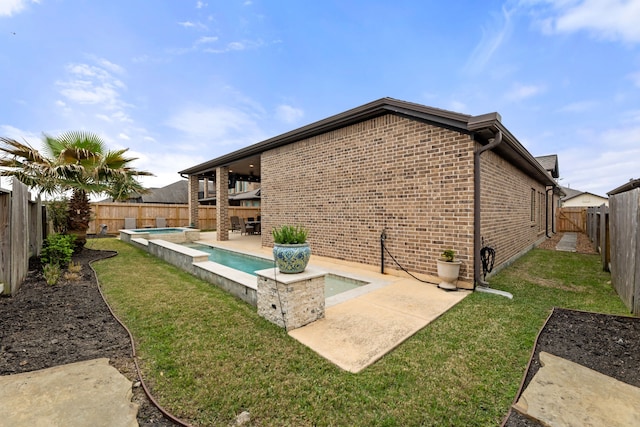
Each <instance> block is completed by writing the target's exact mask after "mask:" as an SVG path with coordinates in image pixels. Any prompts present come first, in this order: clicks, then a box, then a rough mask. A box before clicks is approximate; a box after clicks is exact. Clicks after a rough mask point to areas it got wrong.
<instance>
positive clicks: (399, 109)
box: [178, 98, 471, 175]
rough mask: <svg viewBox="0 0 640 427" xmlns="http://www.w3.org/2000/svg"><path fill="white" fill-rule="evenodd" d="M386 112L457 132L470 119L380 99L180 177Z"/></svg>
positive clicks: (451, 113)
mask: <svg viewBox="0 0 640 427" xmlns="http://www.w3.org/2000/svg"><path fill="white" fill-rule="evenodd" d="M387 113H395V114H400V115H404V116H409V117H413V118H418V119H422V120H426V121H429V122H432V123H435V124H439V125H444V126H447V127H450V128H455V129H457V130H460V131H466V123H467V121H468V120H469V117H471V116H469V115H466V114H460V113H455V112H452V111H447V110H441V109H438V108H432V107H427V106H424V105H420V104H414V103H410V102H405V101H400V100H397V99H393V98H381V99H378V100H376V101H373V102H369V103H368V104H364V105H361V106H360V107H356V108H353V109H351V110H347V111H345V112H342V113H340V114H336V115H334V116H331V117H328V118H326V119H323V120H320V121H317V122H314V123H311V124H309V125H306V126H303V127H301V128H298V129H294V130H292V131H290V132H287V133H283V134H281V135H278V136H275V137H273V138H269V139H267V140H264V141H262V142H259V143H257V144H253V145H250V146H248V147H245V148H242V149H240V150H236V151H234V152H232V153H229V154H225V155H223V156H221V157H217V158H215V159H212V160H209V161H206V162H204V163H200V164H199V165H196V166H192V167H190V168H188V169H184V170H182V171H180V172H178V173H179V174H181V175H183V174H184V175H192V174H197V173H203V172H206V171H209V170H212V169H215V168H216V167H218V166H224V165H226V164H228V163H231V162H233V161H236V160H240V159H243V158H245V157H249V156H253V155H256V154H260V153H262V152H264V151H267V150H272V149H274V148H278V147H281V146H283V145H287V144H291V143H293V142H296V141H299V140H302V139H307V138H311V137H313V136H316V135H321V134H323V133H327V132H330V131H332V130H335V129H340V128H342V127H345V126H348V125H351V124H354V123H359V122H362V121H364V120H368V119H372V118H374V117H379V116H382V115H384V114H387Z"/></svg>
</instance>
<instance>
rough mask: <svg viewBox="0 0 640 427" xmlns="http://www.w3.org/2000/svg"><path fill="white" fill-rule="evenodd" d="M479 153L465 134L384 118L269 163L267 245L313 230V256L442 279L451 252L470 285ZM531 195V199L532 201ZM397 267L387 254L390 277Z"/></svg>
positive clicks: (273, 155) (312, 141)
mask: <svg viewBox="0 0 640 427" xmlns="http://www.w3.org/2000/svg"><path fill="white" fill-rule="evenodd" d="M473 147H474V142H473V141H472V140H471V137H470V136H469V135H467V134H463V133H460V132H456V131H452V130H449V129H445V128H441V127H437V126H433V125H430V124H427V123H423V122H419V121H415V120H410V119H407V118H404V117H401V116H398V115H392V114H388V115H384V116H381V117H378V118H374V119H370V120H367V121H364V122H361V123H357V124H354V125H350V126H347V127H344V128H342V129H338V130H335V131H331V132H328V133H325V134H322V135H319V136H315V137H312V138H309V139H305V140H301V141H298V142H295V143H293V144H289V145H286V146H283V147H279V148H276V149H273V150H270V151H266V152H265V153H263V154H262V159H261V179H262V194H261V195H262V202H261V208H262V209H261V210H262V222H263V230H265V232H264V233H263V235H262V239H263V242H262V243H263V245H265V246H272V244H273V240H272V238H271V235H270V233H268V232H266V231H268V230H271V229H272V228H273V227H275V226H278V225H281V224H285V223H288V224H300V225H303V226H305V227H307V228H308V229H309V243H310V244H311V247H312V250H313V253H314V254H317V255H321V256H327V257H331V258H337V259H342V260H348V261H354V262H359V263H365V264H371V265H380V240H379V239H380V233H381V232H382V230H383V229H386V233H387V240H386V246H387V248H388V249H389V251H390V252H391V254H392V255H393V256H394V257H395V258H396V259H397V260H398V261H399V262H400V264H401V265H402V266H403V267H405V268H406V269H408V270H409V271H412V272H418V273H425V274H430V275H433V276H435V275H436V274H437V273H436V259H438V258H439V256H440V254H441V252H442V251H443V250H444V249H448V248H453V249H454V250H455V251H456V252H457V254H458V258H459V259H460V260H461V261H462V262H463V267H462V269H461V272H460V278H461V279H462V280H465V281H472V280H473V264H472V262H473V258H472V256H473ZM526 194H527V195H528V194H529V193H528V192H527V193H526ZM386 268H394V269H396V268H397V267H396V266H395V265H394V264H393V261H392V260H391V259H390V257H389V256H388V255H386V254H385V269H386Z"/></svg>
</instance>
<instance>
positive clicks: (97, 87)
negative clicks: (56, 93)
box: [56, 60, 126, 109]
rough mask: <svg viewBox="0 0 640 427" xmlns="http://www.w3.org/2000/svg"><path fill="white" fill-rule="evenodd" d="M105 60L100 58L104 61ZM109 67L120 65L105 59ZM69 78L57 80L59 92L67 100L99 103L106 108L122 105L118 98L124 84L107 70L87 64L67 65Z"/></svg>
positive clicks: (114, 67)
mask: <svg viewBox="0 0 640 427" xmlns="http://www.w3.org/2000/svg"><path fill="white" fill-rule="evenodd" d="M104 61H106V60H102V61H101V62H102V63H104ZM106 63H108V64H109V68H112V69H120V70H122V68H121V67H119V66H117V65H116V64H113V63H111V62H109V61H106ZM67 72H68V73H69V78H68V79H67V80H65V81H58V82H56V85H57V86H59V87H60V93H61V94H62V95H63V96H64V97H65V98H66V99H67V101H69V102H71V103H76V104H88V105H100V106H102V107H104V108H107V109H119V108H122V107H123V106H124V103H123V102H122V101H121V100H120V90H122V89H125V88H126V86H125V84H124V83H123V82H122V81H120V80H118V79H116V78H114V77H113V76H112V75H111V74H110V73H109V72H108V71H107V70H105V69H104V68H100V67H97V66H94V65H89V64H69V65H67Z"/></svg>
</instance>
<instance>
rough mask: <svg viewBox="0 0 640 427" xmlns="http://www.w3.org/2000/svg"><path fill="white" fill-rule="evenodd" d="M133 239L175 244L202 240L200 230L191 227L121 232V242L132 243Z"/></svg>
mask: <svg viewBox="0 0 640 427" xmlns="http://www.w3.org/2000/svg"><path fill="white" fill-rule="evenodd" d="M131 239H146V240H156V239H161V240H165V241H167V242H173V243H185V242H193V241H196V240H200V230H198V229H196V228H189V227H165V228H137V229H131V230H120V240H122V241H123V242H131Z"/></svg>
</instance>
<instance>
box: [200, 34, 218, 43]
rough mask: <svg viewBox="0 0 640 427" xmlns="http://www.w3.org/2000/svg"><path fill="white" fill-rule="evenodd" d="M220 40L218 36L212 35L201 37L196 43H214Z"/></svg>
mask: <svg viewBox="0 0 640 427" xmlns="http://www.w3.org/2000/svg"><path fill="white" fill-rule="evenodd" d="M217 41H218V37H215V36H212V37H200V38H199V39H198V40H197V41H196V44H203V43H214V42H217Z"/></svg>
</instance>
